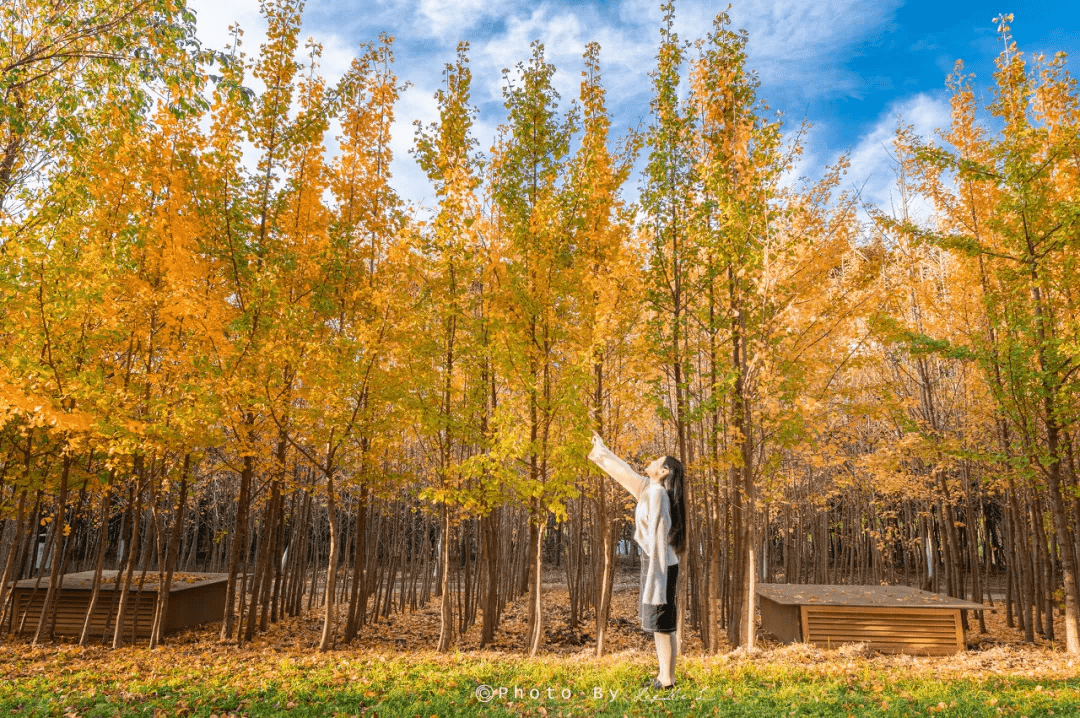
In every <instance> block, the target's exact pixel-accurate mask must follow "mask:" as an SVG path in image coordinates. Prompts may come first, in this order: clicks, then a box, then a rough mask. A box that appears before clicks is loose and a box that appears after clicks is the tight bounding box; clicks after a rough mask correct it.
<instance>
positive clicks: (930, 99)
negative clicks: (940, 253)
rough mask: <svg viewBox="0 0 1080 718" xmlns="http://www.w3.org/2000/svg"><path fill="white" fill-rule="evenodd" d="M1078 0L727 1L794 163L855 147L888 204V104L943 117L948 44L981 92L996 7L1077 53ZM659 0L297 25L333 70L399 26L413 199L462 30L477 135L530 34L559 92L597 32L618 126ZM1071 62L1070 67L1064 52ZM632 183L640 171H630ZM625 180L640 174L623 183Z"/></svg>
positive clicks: (436, 11)
mask: <svg viewBox="0 0 1080 718" xmlns="http://www.w3.org/2000/svg"><path fill="white" fill-rule="evenodd" d="M188 3H189V6H190V7H192V8H193V9H194V10H196V12H197V14H198V23H199V36H200V38H201V39H202V40H203V42H204V44H206V45H208V46H211V47H216V48H222V47H224V46H225V45H226V43H227V42H228V33H227V28H228V25H229V24H230V23H232V22H238V23H239V24H240V26H241V27H242V28H243V29H244V32H245V35H244V43H245V46H246V50H247V51H248V52H249V53H250V52H255V50H256V48H257V47H258V44H259V43H260V42H261V40H262V38H263V32H264V30H265V23H264V22H263V21H262V18H261V17H260V16H259V11H258V1H257V0H188ZM1074 3H1075V0H1073V2H1068V1H1061V0H1047V1H1044V2H1015V0H1014V1H1013V2H1011V4H1006V5H1003V6H1000V7H992V6H989V5H984V4H982V3H975V2H958V1H951V0H945V1H943V2H927V1H918V2H903V1H902V0H878V1H875V0H755V1H754V2H750V1H748V0H743V1H742V2H733V3H732V8H731V11H730V12H731V15H732V19H733V24H734V25H735V26H736V27H737V28H745V29H746V30H747V31H749V33H750V42H749V46H748V56H749V65H750V67H751V68H752V69H754V70H756V71H757V73H758V76H759V78H760V80H761V88H760V91H759V94H760V96H761V97H763V98H765V99H766V100H767V101H768V103H769V105H770V107H772V108H773V109H775V110H780V111H782V112H783V113H784V116H785V125H786V129H787V130H790V131H793V130H795V129H796V128H797V126H798V124H799V122H800V121H801V120H802V119H803V118H804V117H805V118H806V119H807V120H809V121H810V122H811V123H812V124H813V127H812V128H811V129H810V131H809V133H808V134H807V135H806V137H805V142H804V147H805V150H804V155H803V160H802V163H801V164H800V167H799V169H798V172H797V174H799V175H802V176H806V177H809V178H817V177H819V176H820V175H821V174H822V171H823V169H824V167H825V166H826V165H827V164H829V163H832V162H835V161H836V159H837V157H838V156H839V155H840V154H841V153H842V152H845V151H846V152H849V153H850V154H851V161H852V166H851V170H850V171H849V173H848V175H847V177H846V178H845V184H846V185H847V186H848V187H858V188H860V189H861V190H862V192H863V196H864V198H865V199H866V200H868V201H870V202H873V203H875V204H878V205H879V206H883V207H884V208H885V209H888V207H889V203H890V202H891V200H892V196H893V194H894V193H893V191H892V184H893V172H892V164H891V159H890V158H889V154H888V149H887V148H888V147H889V142H890V140H891V136H892V133H893V130H894V129H895V127H896V123H897V117H898V115H899V116H902V117H903V119H904V121H905V123H907V124H913V125H914V126H915V127H916V129H917V131H919V132H920V133H922V134H924V135H930V134H931V133H932V132H933V130H934V129H935V128H937V127H943V126H944V125H946V124H947V122H948V93H947V90H946V88H945V77H946V75H947V74H948V73H949V72H950V71H951V70H952V67H953V63H954V62H955V60H956V59H958V58H959V59H963V60H964V62H965V65H966V70H967V71H968V72H974V73H976V82H975V85H976V88H977V90H978V89H980V88H983V89H984V90H985V93H986V97H987V99H988V97H989V88H990V85H991V83H992V77H991V74H992V72H993V69H994V65H993V61H994V58H995V57H996V56H997V54H998V53H999V52H1000V50H1001V44H1000V41H999V40H998V38H997V34H996V28H995V25H994V23H993V22H992V21H991V20H992V18H993V17H995V16H996V15H998V14H999V13H1001V12H1011V13H1013V14H1014V15H1015V20H1014V22H1013V24H1012V33H1013V36H1014V38H1015V39H1016V41H1017V44H1018V46H1019V48H1020V50H1021V51H1023V52H1024V53H1025V54H1026V55H1027V56H1030V55H1031V54H1034V53H1037V52H1044V53H1046V54H1047V55H1051V54H1053V53H1054V52H1057V51H1065V52H1067V53H1069V56H1070V59H1072V58H1074V57H1080V11H1078V9H1077V7H1076V6H1075V4H1074ZM659 4H660V3H659V2H658V1H654V0H622V1H621V2H567V1H563V0H545V1H541V2H538V3H527V2H519V1H517V0H367V1H366V2H355V1H346V0H308V2H307V6H306V8H305V11H304V28H303V35H304V37H308V36H310V37H313V38H314V39H315V40H317V41H319V42H321V43H322V44H323V46H324V56H323V71H324V74H325V75H326V77H327V78H328V79H329V80H331V81H333V80H335V79H336V78H338V77H340V75H341V73H342V72H343V71H344V70H345V68H346V67H347V66H348V64H349V62H350V60H351V58H352V57H353V56H354V55H355V54H356V48H357V47H358V46H359V43H361V42H364V41H368V40H373V39H375V38H376V37H377V36H378V34H379V33H380V32H387V33H389V34H391V35H393V36H394V37H395V43H394V48H395V55H396V71H397V74H398V77H399V78H400V80H402V81H408V82H410V83H411V85H412V86H411V87H410V88H409V89H408V90H407V91H406V92H404V93H403V95H402V98H401V101H400V103H399V105H398V108H397V122H396V128H395V129H396V131H395V136H394V140H393V147H394V151H395V160H394V175H395V182H394V185H395V187H396V188H397V189H398V191H399V192H400V193H401V195H402V196H403V198H405V199H406V200H410V201H412V202H414V203H417V204H425V203H428V202H430V200H431V195H432V193H431V191H430V189H429V188H428V185H427V182H426V180H425V178H424V177H423V175H422V174H421V172H420V171H419V169H418V168H417V167H416V165H415V163H414V161H413V159H412V158H411V156H409V155H408V152H407V151H408V148H409V147H410V146H411V143H412V138H413V127H412V122H413V120H416V119H420V120H422V121H424V122H429V121H431V120H432V119H434V117H435V116H436V106H435V101H434V99H433V95H434V92H435V89H436V87H437V86H438V84H439V79H440V73H441V71H442V68H443V65H444V63H446V62H449V61H451V60H452V58H453V55H454V49H455V47H456V45H457V43H458V41H459V40H468V41H469V42H470V45H471V51H470V60H471V63H470V64H471V66H472V70H473V100H474V103H475V104H476V105H477V106H478V108H479V119H478V123H477V126H476V137H477V139H478V140H479V141H480V146H481V148H484V149H487V148H488V147H490V145H491V143H492V141H493V139H494V137H495V132H496V127H497V126H498V124H499V123H500V122H502V120H503V118H504V112H503V107H502V96H501V90H502V73H501V70H502V68H504V67H509V68H512V67H513V66H514V65H515V64H516V63H517V62H520V61H523V60H525V59H526V58H527V57H528V54H529V43H530V42H531V41H533V40H540V41H542V42H543V43H544V45H545V50H546V55H547V58H548V60H549V61H551V62H553V63H554V64H555V66H556V68H557V72H556V75H555V78H554V82H555V86H556V88H557V89H558V90H559V92H560V93H561V95H562V97H563V106H564V107H565V106H567V105H568V104H569V102H570V100H571V99H573V98H575V97H576V96H577V91H578V84H579V82H580V71H581V53H582V52H583V50H584V47H585V44H586V43H587V42H589V41H591V40H596V41H598V42H599V43H600V45H601V61H602V65H603V67H602V71H603V76H604V84H605V86H606V87H607V89H608V104H609V109H610V110H611V113H612V116H613V134H619V133H621V132H624V131H625V130H626V129H627V128H630V127H637V126H641V125H642V124H643V123H647V122H648V121H649V118H648V105H649V98H650V94H651V85H650V80H649V77H648V72H649V71H650V70H651V69H652V67H653V66H654V63H655V60H654V57H655V54H656V47H657V44H658V42H659V25H660V17H661V15H660V8H659ZM725 5H726V2H725V3H718V2H702V1H701V0H676V30H677V31H678V33H679V36H680V39H683V40H691V41H692V40H694V39H696V38H698V37H703V36H704V35H705V33H706V32H707V31H708V29H709V28H710V27H711V22H712V18H713V16H714V15H715V14H716V12H717V11H718V10H720V9H722V8H723V7H724V6H725ZM1070 64H1072V65H1073V69H1074V72H1075V63H1074V62H1073V63H1070ZM635 183H636V180H635ZM629 194H630V195H631V196H633V195H636V188H629Z"/></svg>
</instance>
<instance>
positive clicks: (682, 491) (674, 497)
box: [660, 456, 686, 553]
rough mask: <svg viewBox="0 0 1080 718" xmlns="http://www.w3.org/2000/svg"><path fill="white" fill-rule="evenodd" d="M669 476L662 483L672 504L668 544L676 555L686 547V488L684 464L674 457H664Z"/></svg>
mask: <svg viewBox="0 0 1080 718" xmlns="http://www.w3.org/2000/svg"><path fill="white" fill-rule="evenodd" d="M664 468H665V469H667V470H668V471H667V476H665V477H664V478H663V479H662V480H661V481H660V483H661V485H663V487H664V490H666V491H667V495H668V501H669V502H670V504H671V528H670V529H668V544H669V545H670V546H671V548H673V549H675V553H682V550H683V548H684V547H685V546H686V488H685V481H684V479H685V475H684V473H683V465H682V462H681V461H679V460H678V459H676V458H675V457H674V456H665V457H664Z"/></svg>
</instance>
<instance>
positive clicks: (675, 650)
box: [589, 433, 686, 688]
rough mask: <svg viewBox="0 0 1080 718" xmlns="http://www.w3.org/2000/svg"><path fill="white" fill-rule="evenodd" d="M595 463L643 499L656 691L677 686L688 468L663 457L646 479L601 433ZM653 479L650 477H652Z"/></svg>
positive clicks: (644, 622)
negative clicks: (677, 602) (679, 584)
mask: <svg viewBox="0 0 1080 718" xmlns="http://www.w3.org/2000/svg"><path fill="white" fill-rule="evenodd" d="M592 443H593V446H592V451H590V452H589V459H590V460H592V461H593V462H595V463H596V464H597V465H598V466H599V467H600V468H601V469H603V470H604V471H605V472H607V474H608V475H610V476H611V478H613V479H615V480H616V481H618V482H619V483H620V484H622V486H623V488H625V489H626V490H627V491H629V492H630V495H631V496H633V497H634V498H635V499H637V502H638V503H637V509H636V510H635V511H634V540H635V541H636V542H637V544H638V546H640V547H641V551H642V561H641V600H640V601H639V604H638V610H639V615H640V618H641V628H642V630H644V631H647V632H650V633H652V634H653V639H654V640H655V642H656V660H657V662H658V663H659V664H660V673H659V675H658V676H657V677H656V678H654V679H653V681H652V687H653V688H671V687H672V686H674V685H675V658H676V657H677V656H678V655H679V645H678V636H677V634H676V631H675V628H676V624H677V618H678V613H677V607H676V605H675V582H676V580H677V579H678V577H679V558H678V554H679V553H681V552H682V550H683V546H684V544H685V543H686V518H685V513H684V511H683V505H684V503H683V500H684V493H683V467H682V464H681V463H680V462H679V460H678V459H676V458H675V457H673V456H661V457H659V458H657V459H656V460H655V461H653V462H652V463H651V464H649V465H648V466H647V467H646V468H645V474H646V476H641V475H640V474H638V473H637V472H635V471H634V470H633V469H631V468H630V467H629V466H628V465H627V464H626V462H625V461H623V460H622V459H620V458H619V457H618V456H616V455H615V454H613V453H611V450H610V449H608V448H607V447H606V446H604V441H603V439H601V438H600V437H599V436H598V435H596V434H595V433H594V434H593V438H592ZM646 477H647V478H646Z"/></svg>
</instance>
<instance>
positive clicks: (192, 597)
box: [0, 571, 229, 640]
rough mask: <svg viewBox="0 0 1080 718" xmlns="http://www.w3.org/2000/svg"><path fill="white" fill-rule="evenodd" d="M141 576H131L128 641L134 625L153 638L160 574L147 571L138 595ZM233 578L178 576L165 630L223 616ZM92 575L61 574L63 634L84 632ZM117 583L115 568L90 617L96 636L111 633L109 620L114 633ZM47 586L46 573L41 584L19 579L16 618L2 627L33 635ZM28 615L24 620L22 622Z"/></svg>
mask: <svg viewBox="0 0 1080 718" xmlns="http://www.w3.org/2000/svg"><path fill="white" fill-rule="evenodd" d="M139 574H140V572H138V571H136V572H135V575H134V576H133V577H132V586H131V589H130V595H129V598H128V605H127V609H126V611H125V614H126V615H125V618H124V635H125V636H126V637H127V638H128V640H130V636H131V631H132V629H133V628H134V631H135V636H136V637H137V638H140V639H148V638H149V637H150V628H151V626H152V624H153V622H154V606H155V605H156V603H157V595H158V586H157V573H156V572H154V573H149V572H148V573H147V574H146V584H145V585H144V586H143V590H142V593H141V594H140V593H138V585H139ZM151 577H152V580H151ZM228 578H229V576H228V574H224V573H177V574H174V575H173V581H172V585H171V586H170V587H169V606H168V609H167V610H166V615H165V623H164V625H163V626H162V629H163V631H164V632H165V633H172V632H175V631H179V630H181V629H184V628H189V627H191V626H197V625H199V624H201V623H207V622H209V621H216V620H220V619H221V617H222V615H223V614H224V613H225V585H226V583H227V582H228ZM93 579H94V572H93V571H81V572H79V573H69V574H65V575H64V576H62V577H61V579H60V592H59V595H58V596H57V605H56V634H57V635H58V636H78V635H79V634H80V633H81V632H82V626H83V621H84V620H85V618H86V611H87V609H88V608H89V606H90V594H91V591H92V583H93ZM121 582H122V579H121ZM35 585H36V586H37V590H36V591H35V590H34V586H35ZM115 585H116V571H103V572H102V580H101V591H100V594H99V595H98V602H97V605H96V606H95V607H94V615H93V616H92V617H91V618H90V635H91V636H94V637H97V638H100V637H101V635H102V633H103V632H105V631H106V622H107V623H108V632H109V635H111V632H112V627H113V626H114V625H115V620H116V607H117V604H118V603H119V599H118V596H117V595H116V594H117V593H118V591H117V590H115ZM48 590H49V577H48V576H43V577H42V578H41V581H40V582H39V581H38V579H36V578H32V579H25V580H22V581H19V582H18V583H16V584H15V587H14V591H13V596H12V599H13V601H14V610H13V611H12V621H11V622H9V623H8V625H7V626H3V627H0V629H3V630H6V631H7V632H8V633H14V632H16V631H17V630H18V628H19V626H20V624H22V634H23V635H26V634H31V635H32V634H33V632H34V631H36V630H37V623H38V618H39V617H40V615H41V608H42V606H43V605H44V603H45V594H46V593H47V592H48ZM136 599H137V600H136ZM24 615H25V617H26V621H25V623H23V616H24Z"/></svg>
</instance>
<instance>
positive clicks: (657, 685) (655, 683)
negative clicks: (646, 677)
mask: <svg viewBox="0 0 1080 718" xmlns="http://www.w3.org/2000/svg"><path fill="white" fill-rule="evenodd" d="M674 687H675V681H672V682H671V685H670V686H665V685H664V684H663V683H661V682H660V679H659V678H653V679H652V686H651V688H652V689H653V690H656V691H666V690H669V689H671V688H674Z"/></svg>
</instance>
